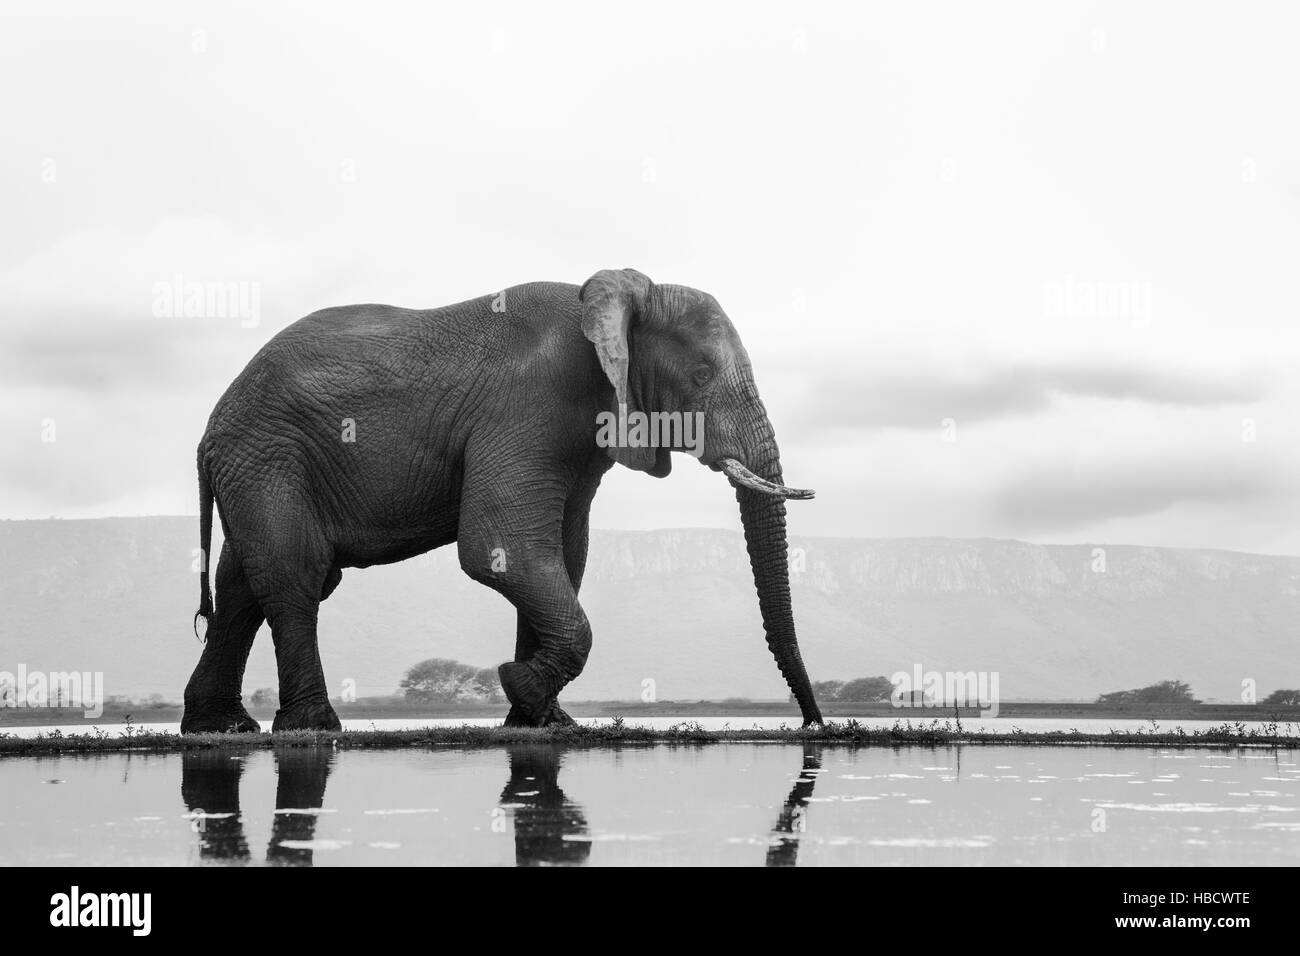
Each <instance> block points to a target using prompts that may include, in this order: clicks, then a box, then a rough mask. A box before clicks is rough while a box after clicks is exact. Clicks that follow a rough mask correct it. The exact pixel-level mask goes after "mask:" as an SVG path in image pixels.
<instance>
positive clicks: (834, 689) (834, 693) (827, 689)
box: [791, 680, 844, 700]
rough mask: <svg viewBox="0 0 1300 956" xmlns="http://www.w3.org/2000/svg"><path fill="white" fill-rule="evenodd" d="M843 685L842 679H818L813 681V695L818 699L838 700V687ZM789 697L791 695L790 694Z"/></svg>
mask: <svg viewBox="0 0 1300 956" xmlns="http://www.w3.org/2000/svg"><path fill="white" fill-rule="evenodd" d="M843 686H844V681H842V680H819V681H813V685H812V689H813V696H814V697H816V698H817V699H818V700H838V699H839V696H840V689H841V688H842V687H843ZM791 699H794V698H793V695H791Z"/></svg>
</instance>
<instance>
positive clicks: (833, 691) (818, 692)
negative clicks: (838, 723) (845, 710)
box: [790, 677, 894, 704]
mask: <svg viewBox="0 0 1300 956" xmlns="http://www.w3.org/2000/svg"><path fill="white" fill-rule="evenodd" d="M812 689H813V696H814V697H816V698H817V701H818V703H820V704H827V703H829V702H831V701H843V702H846V703H853V704H870V703H876V702H879V701H882V700H889V695H890V694H892V693H893V692H894V685H893V683H892V682H891V681H890V679H889V678H888V677H856V678H854V679H853V680H850V681H843V680H815V681H813V684H812ZM790 700H791V701H793V700H794V695H793V694H791V695H790Z"/></svg>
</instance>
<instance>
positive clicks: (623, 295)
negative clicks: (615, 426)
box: [578, 269, 668, 474]
mask: <svg viewBox="0 0 1300 956" xmlns="http://www.w3.org/2000/svg"><path fill="white" fill-rule="evenodd" d="M651 288H653V283H652V282H651V281H650V279H649V278H648V277H647V276H644V275H642V274H641V273H640V272H637V271H636V270H635V269H602V270H601V271H600V272H597V273H596V274H595V275H594V276H592V277H591V278H590V279H588V280H587V281H586V282H585V283H583V286H582V291H581V292H579V293H578V298H579V299H580V300H581V302H582V334H583V335H585V336H586V337H587V339H588V341H590V342H591V344H592V345H594V346H595V347H596V357H597V358H598V359H600V367H601V368H602V369H603V370H604V372H605V377H606V378H608V379H609V383H610V384H611V385H613V386H614V407H613V408H612V409H611V411H612V412H613V414H614V416H615V419H616V420H617V419H618V418H619V417H620V416H626V415H628V414H630V413H631V412H633V411H638V409H637V408H636V405H635V402H634V400H633V398H632V391H631V389H630V388H629V387H628V372H629V370H630V368H631V362H632V352H631V336H630V333H631V331H632V326H633V325H634V324H635V323H636V321H637V319H638V318H639V317H640V316H641V315H642V314H643V313H644V311H645V309H646V305H647V303H648V302H649V301H650V290H651ZM640 410H641V411H644V409H640ZM605 450H606V451H607V452H608V453H609V457H610V458H613V459H614V461H616V462H618V463H619V464H620V465H623V466H625V467H627V468H631V469H633V470H634V471H648V472H651V473H652V474H653V473H655V472H656V471H657V470H658V469H656V462H657V459H658V457H659V456H658V455H657V454H656V452H657V449H655V448H650V447H638V448H620V447H618V446H616V445H611V446H609V447H608V448H606V449H605ZM663 457H664V458H665V459H666V458H667V457H668V456H667V455H664V456H663Z"/></svg>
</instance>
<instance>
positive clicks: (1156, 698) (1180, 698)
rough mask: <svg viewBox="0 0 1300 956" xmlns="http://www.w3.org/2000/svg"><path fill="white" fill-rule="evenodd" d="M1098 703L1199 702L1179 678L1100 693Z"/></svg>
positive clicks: (1190, 689)
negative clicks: (1130, 688)
mask: <svg viewBox="0 0 1300 956" xmlns="http://www.w3.org/2000/svg"><path fill="white" fill-rule="evenodd" d="M1097 703H1099V704H1199V703H1200V701H1199V700H1197V699H1196V698H1194V697H1193V696H1192V688H1191V687H1190V686H1188V685H1187V684H1186V683H1185V682H1183V681H1180V680H1162V681H1160V682H1158V683H1155V684H1151V685H1150V686H1148V687H1139V688H1137V689H1136V690H1117V691H1115V692H1113V693H1110V694H1102V695H1101V696H1100V697H1098V698H1097Z"/></svg>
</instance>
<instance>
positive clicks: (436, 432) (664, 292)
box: [181, 269, 821, 732]
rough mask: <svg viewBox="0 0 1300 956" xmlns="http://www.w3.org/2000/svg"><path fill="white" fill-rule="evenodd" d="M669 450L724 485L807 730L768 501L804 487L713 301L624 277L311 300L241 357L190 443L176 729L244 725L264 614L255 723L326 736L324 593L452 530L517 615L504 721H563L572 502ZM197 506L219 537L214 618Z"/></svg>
mask: <svg viewBox="0 0 1300 956" xmlns="http://www.w3.org/2000/svg"><path fill="white" fill-rule="evenodd" d="M647 419H649V425H647ZM693 423H696V424H697V427H694V428H692V427H690V426H691V425H692V424H693ZM665 436H666V437H665ZM671 451H689V452H690V453H692V454H694V455H695V456H696V457H698V458H699V460H700V461H701V462H702V463H703V464H705V465H706V466H708V467H709V468H710V469H712V470H713V471H715V472H721V473H724V474H726V475H727V477H728V478H729V480H730V481H731V483H732V484H733V485H734V486H735V488H736V497H737V500H738V502H739V505H740V514H741V519H742V523H743V525H744V529H745V541H746V546H747V548H748V550H749V557H750V564H751V567H752V569H753V574H754V582H755V587H756V589H757V591H758V600H759V607H760V610H761V613H762V618H763V627H764V630H765V632H766V636H767V644H768V647H769V648H770V649H771V652H772V654H773V655H774V656H775V658H776V662H777V665H778V667H779V668H780V670H781V673H782V675H783V676H784V677H785V680H786V682H787V683H788V684H789V686H790V688H791V690H792V691H793V693H794V695H795V698H796V700H797V701H798V702H799V706H800V709H801V711H802V713H803V719H804V723H805V725H807V724H809V723H813V722H816V723H820V722H821V713H820V711H819V710H818V708H817V703H816V701H815V700H814V698H813V693H812V688H811V686H810V685H809V681H808V675H807V673H806V672H805V670H804V665H803V660H802V659H801V657H800V654H799V646H798V643H797V641H796V638H795V628H794V618H793V615H792V612H791V606H790V584H789V575H788V568H787V556H786V536H785V499H786V498H810V497H812V492H809V491H800V490H797V489H793V488H788V487H786V486H785V485H784V484H782V476H781V462H780V456H779V453H778V451H777V446H776V441H775V438H774V435H773V431H772V425H771V423H770V422H769V421H768V417H767V412H766V410H765V409H764V407H763V403H762V402H761V401H760V400H759V397H758V390H757V389H756V387H755V385H754V374H753V370H752V368H751V366H750V361H749V357H748V355H747V354H746V352H745V349H744V346H743V345H742V344H741V341H740V337H739V336H738V335H737V334H736V330H735V328H734V327H733V326H732V324H731V321H730V320H729V319H728V318H727V316H726V314H725V313H724V312H723V310H722V307H721V306H719V305H718V303H717V301H716V300H715V299H714V298H713V297H712V296H710V295H708V294H707V293H704V292H700V291H697V290H695V289H690V288H687V287H685V286H678V285H656V284H655V283H653V282H651V281H650V279H649V278H647V277H646V276H644V275H642V274H641V273H639V272H637V271H635V270H633V269H622V270H603V271H601V272H597V273H596V274H595V275H594V276H592V277H591V278H590V279H588V280H587V282H586V283H585V284H583V285H582V286H581V287H579V286H576V285H569V284H563V283H551V282H536V283H529V284H526V285H519V286H514V287H512V288H508V289H505V290H504V291H502V292H498V293H496V294H494V295H488V296H484V297H482V298H478V299H471V300H469V301H467V302H462V303H460V304H458V305H450V306H446V307H444V308H439V309H431V310H412V309H401V308H396V307H392V306H385V305H355V306H345V307H342V308H333V309H325V310H323V311H321V312H316V313H313V314H312V315H309V316H307V317H306V318H304V319H301V320H299V321H298V322H296V323H294V324H293V325H291V326H289V327H288V328H286V329H284V330H283V331H282V332H280V333H279V334H278V335H276V336H275V337H274V338H273V339H271V341H270V342H268V343H267V344H266V345H265V346H264V347H263V348H262V350H261V351H260V352H258V353H257V355H256V356H254V358H253V359H252V361H251V362H249V364H248V366H247V367H246V368H245V369H244V370H243V372H241V373H240V375H239V376H238V377H237V378H236V379H235V381H234V382H233V383H232V384H231V386H230V387H229V388H228V389H227V390H226V392H225V394H224V395H223V396H222V397H221V399H220V400H219V401H218V403H217V406H216V408H215V409H214V411H213V412H212V415H211V417H210V418H209V419H208V425H207V429H206V431H205V432H204V435H203V438H202V440H201V441H200V442H199V448H198V473H199V500H200V516H199V527H200V538H201V544H202V549H203V552H202V553H203V555H204V557H205V560H204V562H203V566H202V568H201V570H200V583H199V588H200V602H199V603H200V606H199V611H198V614H197V615H196V616H195V627H196V628H197V626H198V618H199V617H202V618H204V619H205V620H206V621H207V623H208V628H207V634H206V644H205V646H204V649H203V653H202V656H201V658H200V660H199V663H198V666H197V667H196V668H195V671H194V674H193V676H191V678H190V681H189V684H188V685H187V687H186V689H185V715H184V719H183V721H182V723H181V730H182V732H199V731H226V730H232V729H233V730H256V729H258V725H257V722H256V721H254V720H253V718H252V717H250V716H249V715H248V713H247V711H245V710H244V707H243V705H242V704H241V702H240V690H241V683H242V680H243V672H244V665H245V662H246V661H247V658H248V653H249V650H250V648H251V646H252V642H253V638H254V635H255V634H256V633H257V630H258V628H259V627H260V626H261V624H262V622H263V620H267V621H269V622H270V625H271V636H272V640H273V641H274V643H275V653H276V663H277V670H278V674H279V683H280V708H279V710H278V711H277V712H276V715H275V721H274V723H273V725H272V726H273V729H274V730H277V731H278V730H290V729H338V727H339V720H338V716H337V715H336V714H335V712H334V709H333V708H332V707H331V706H330V703H329V699H328V696H327V693H326V684H325V677H324V673H323V671H322V669H321V662H320V654H319V650H318V647H317V638H316V621H317V613H318V610H319V607H320V602H321V601H323V600H325V599H326V598H327V597H329V595H330V593H331V592H332V591H333V590H334V589H335V588H336V587H337V586H338V584H339V581H340V579H341V578H342V569H343V568H349V567H369V566H370V565H373V564H386V563H391V562H395V561H401V560H403V559H404V558H409V557H412V556H414V555H418V554H422V553H424V552H426V551H429V550H431V549H433V548H437V547H440V546H442V545H446V544H450V543H451V542H453V541H455V542H456V543H457V546H458V552H459V558H460V565H461V567H462V568H463V569H464V571H465V573H466V574H468V575H469V576H470V577H471V578H473V579H474V580H476V581H479V582H481V583H483V584H485V585H487V586H488V587H490V588H492V589H494V590H496V591H499V592H500V593H501V594H502V595H504V596H505V598H506V599H507V600H509V601H510V602H511V603H512V604H513V605H514V606H515V608H516V611H517V626H516V635H515V658H514V660H513V661H511V662H508V663H505V664H502V665H501V667H500V668H499V671H498V673H499V676H500V679H501V686H502V688H503V689H504V691H505V694H506V697H507V698H508V700H509V702H510V704H511V709H510V714H509V716H508V717H507V718H506V722H507V724H511V725H532V726H541V725H546V724H551V723H567V722H571V721H570V718H569V717H568V715H567V714H565V713H564V711H563V710H561V709H560V707H559V705H558V704H557V703H556V695H557V694H558V693H559V692H560V690H561V689H562V688H563V687H564V686H565V685H566V684H568V683H569V682H570V681H571V680H573V679H574V678H575V677H576V676H577V675H578V674H579V673H580V672H581V671H582V668H583V665H584V664H585V662H586V660H587V654H588V651H589V650H590V648H591V627H590V625H589V624H588V622H587V616H586V614H585V613H584V612H583V610H582V607H581V605H580V604H579V603H578V588H579V586H580V584H581V583H582V574H583V568H584V566H585V564H586V559H587V525H588V516H589V513H590V510H591V502H592V497H593V496H594V495H595V493H596V489H597V487H598V486H599V484H600V480H601V477H602V476H603V475H604V474H605V472H606V471H608V470H609V469H610V468H611V467H613V465H614V463H615V462H617V463H618V464H621V465H624V466H626V467H628V468H631V469H634V470H637V471H644V472H647V473H649V474H651V475H654V476H655V477H658V478H662V477H664V476H666V475H667V474H668V473H669V470H670V469H671V462H670V452H671ZM214 502H215V504H216V506H217V509H218V514H219V517H220V520H221V524H222V529H223V530H224V532H225V538H226V540H225V545H224V546H223V547H222V549H221V556H220V559H219V560H218V563H217V570H216V607H215V611H214V609H213V602H212V595H211V589H210V587H209V583H208V571H207V564H206V556H207V555H208V553H209V547H210V543H211V537H212V508H213V504H214Z"/></svg>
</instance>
